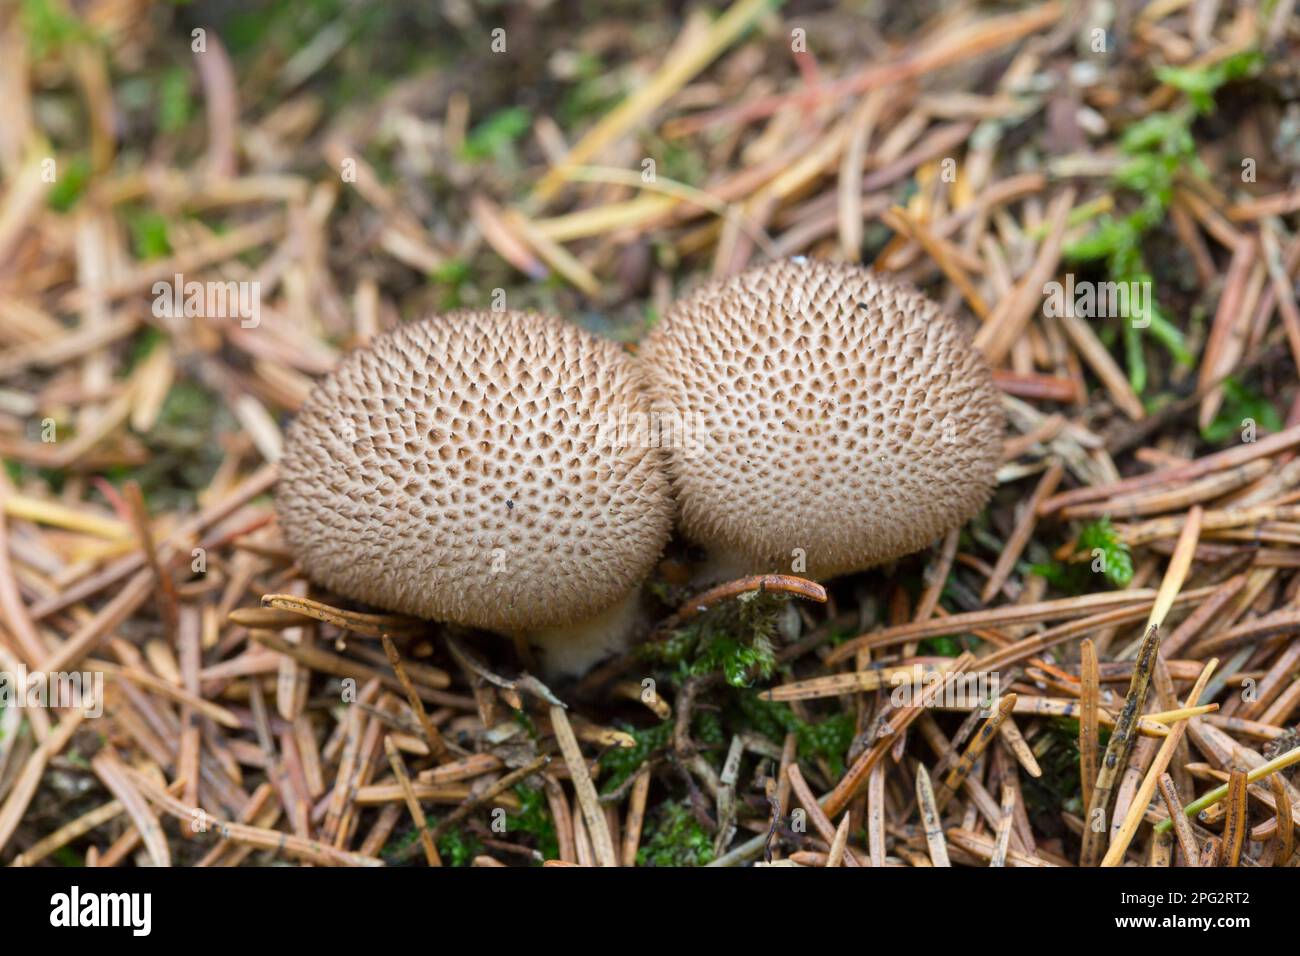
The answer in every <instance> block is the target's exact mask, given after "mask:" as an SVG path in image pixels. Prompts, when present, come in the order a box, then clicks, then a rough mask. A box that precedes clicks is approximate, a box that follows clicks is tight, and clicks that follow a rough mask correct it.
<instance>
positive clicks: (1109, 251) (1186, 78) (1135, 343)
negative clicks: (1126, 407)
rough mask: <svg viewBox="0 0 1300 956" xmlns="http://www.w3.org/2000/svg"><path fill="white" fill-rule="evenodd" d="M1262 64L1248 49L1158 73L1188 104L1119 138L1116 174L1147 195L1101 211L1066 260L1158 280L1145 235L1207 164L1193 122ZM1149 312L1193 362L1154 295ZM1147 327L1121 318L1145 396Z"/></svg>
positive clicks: (1161, 338) (1164, 339) (1132, 370)
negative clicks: (1128, 207) (1120, 159)
mask: <svg viewBox="0 0 1300 956" xmlns="http://www.w3.org/2000/svg"><path fill="white" fill-rule="evenodd" d="M1259 62H1260V57H1259V54H1258V53H1256V52H1254V51H1247V52H1245V53H1240V54H1238V55H1236V56H1234V57H1230V58H1228V59H1227V60H1224V61H1223V62H1221V63H1218V64H1216V65H1214V66H1213V67H1203V68H1175V67H1170V68H1167V69H1163V70H1159V71H1157V76H1158V77H1159V79H1160V80H1161V81H1162V82H1164V83H1168V84H1170V85H1171V86H1175V87H1177V88H1178V89H1180V90H1183V91H1184V92H1185V93H1187V95H1188V102H1187V103H1186V104H1185V105H1184V106H1182V107H1180V108H1178V109H1176V110H1173V111H1169V112H1160V113H1153V114H1151V115H1150V116H1147V117H1145V118H1143V119H1141V120H1139V121H1138V122H1136V123H1134V124H1133V125H1132V126H1130V127H1129V128H1128V129H1127V130H1125V132H1124V135H1123V137H1122V138H1121V140H1120V152H1121V153H1122V154H1123V155H1124V157H1125V161H1124V163H1123V165H1122V166H1121V167H1120V168H1119V170H1118V171H1117V172H1116V173H1115V176H1114V182H1115V184H1116V185H1117V186H1119V187H1121V188H1123V189H1125V190H1128V191H1130V192H1133V193H1135V194H1137V195H1138V196H1139V197H1141V198H1140V202H1139V204H1138V206H1137V208H1136V209H1134V210H1133V211H1132V212H1130V213H1128V214H1127V215H1125V216H1122V217H1119V218H1116V217H1114V216H1111V215H1109V214H1108V215H1105V216H1102V217H1101V218H1100V219H1099V220H1098V223H1097V225H1096V227H1095V228H1094V229H1093V231H1092V232H1091V233H1089V234H1088V235H1087V236H1085V237H1084V238H1082V239H1080V240H1079V241H1077V242H1074V243H1071V244H1070V245H1068V246H1067V247H1066V248H1065V253H1064V254H1065V258H1066V260H1067V261H1076V262H1083V261H1090V260H1102V261H1104V262H1105V268H1106V273H1107V277H1108V279H1109V280H1110V281H1112V282H1125V283H1144V282H1145V283H1151V282H1152V275H1151V269H1150V267H1149V266H1148V265H1147V261H1146V258H1145V256H1144V254H1143V251H1142V243H1143V240H1144V238H1145V236H1146V234H1147V233H1148V232H1150V231H1151V230H1152V229H1154V228H1155V227H1156V226H1158V225H1159V224H1160V223H1162V222H1163V221H1164V219H1165V214H1166V211H1167V210H1168V208H1169V204H1170V203H1171V202H1172V201H1173V195H1174V182H1175V180H1176V178H1177V176H1178V175H1179V174H1180V172H1181V173H1184V174H1187V173H1190V174H1191V175H1194V176H1201V177H1204V176H1205V165H1204V163H1202V162H1201V159H1200V157H1199V156H1198V155H1197V153H1196V140H1195V138H1194V137H1193V135H1192V123H1193V122H1194V120H1195V119H1196V117H1197V116H1198V115H1200V114H1202V113H1208V112H1210V111H1211V110H1213V109H1214V105H1215V104H1214V94H1215V93H1216V92H1217V91H1218V89H1219V87H1221V86H1223V85H1224V84H1225V83H1228V82H1230V81H1232V80H1236V79H1240V78H1242V77H1244V76H1247V75H1249V74H1250V73H1251V72H1253V71H1254V70H1256V69H1257V68H1258V65H1259ZM1144 318H1146V319H1148V320H1149V322H1150V325H1149V331H1150V332H1151V334H1152V335H1153V336H1154V337H1155V338H1156V340H1157V341H1158V342H1160V343H1161V344H1162V345H1163V346H1164V347H1165V348H1166V350H1167V351H1168V352H1169V353H1170V355H1171V356H1173V358H1174V360H1175V361H1177V362H1178V363H1179V364H1181V365H1184V366H1190V365H1191V364H1192V361H1193V358H1192V354H1191V352H1190V351H1189V350H1188V348H1187V344H1186V342H1185V341H1184V338H1183V334H1182V332H1181V331H1179V329H1178V327H1177V326H1175V325H1174V324H1173V323H1172V322H1171V321H1170V320H1169V318H1168V317H1167V316H1166V314H1165V313H1164V311H1163V310H1162V309H1161V307H1160V305H1159V303H1157V302H1155V301H1154V299H1153V300H1151V301H1149V302H1148V303H1147V314H1146V315H1145V316H1144ZM1141 333H1142V329H1141V328H1139V327H1138V325H1136V324H1135V323H1134V322H1131V321H1129V322H1125V323H1123V334H1124V351H1125V358H1126V361H1127V364H1128V373H1129V382H1130V384H1131V385H1132V386H1133V390H1134V391H1135V392H1137V393H1138V394H1139V395H1141V394H1142V393H1143V392H1144V391H1145V390H1146V384H1147V368H1146V359H1145V356H1144V355H1143V352H1142V336H1141Z"/></svg>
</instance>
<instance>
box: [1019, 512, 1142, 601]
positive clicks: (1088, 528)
mask: <svg viewBox="0 0 1300 956" xmlns="http://www.w3.org/2000/svg"><path fill="white" fill-rule="evenodd" d="M1097 552H1100V554H1098V553H1097ZM1075 554H1076V555H1080V556H1086V558H1087V560H1078V561H1069V562H1066V563H1063V564H1062V563H1060V562H1056V561H1051V562H1045V563H1042V564H1034V565H1030V566H1028V567H1027V568H1026V570H1027V571H1028V572H1029V573H1030V574H1037V575H1038V576H1039V577H1042V578H1046V579H1047V580H1048V582H1049V583H1050V584H1052V585H1053V586H1054V587H1056V588H1057V589H1059V590H1061V591H1065V592H1067V593H1069V594H1083V593H1084V592H1086V591H1088V590H1090V589H1091V587H1092V585H1093V584H1095V583H1096V581H1097V579H1098V574H1097V573H1095V571H1094V562H1095V561H1096V560H1097V559H1098V558H1100V559H1101V562H1102V563H1101V566H1100V567H1099V568H1097V569H1096V570H1097V571H1100V572H1101V578H1102V580H1105V581H1107V582H1109V583H1110V584H1111V585H1112V586H1114V587H1117V588H1123V587H1127V586H1128V583H1129V582H1130V581H1132V580H1133V556H1132V554H1131V553H1130V552H1129V547H1128V545H1127V544H1125V543H1124V541H1122V540H1121V539H1120V537H1119V534H1118V533H1117V532H1116V531H1115V527H1114V525H1112V524H1111V522H1110V517H1109V516H1108V515H1107V516H1103V517H1101V518H1099V519H1098V520H1096V521H1090V522H1088V523H1087V524H1085V525H1084V526H1083V527H1082V528H1081V529H1080V530H1079V538H1078V544H1077V546H1076V548H1075Z"/></svg>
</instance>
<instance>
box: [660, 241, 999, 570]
mask: <svg viewBox="0 0 1300 956" xmlns="http://www.w3.org/2000/svg"><path fill="white" fill-rule="evenodd" d="M641 358H642V360H643V361H644V362H645V363H646V366H647V368H648V370H649V372H650V375H651V378H652V379H653V385H652V392H653V394H654V399H655V408H656V410H659V411H661V413H665V414H672V415H676V416H680V417H681V420H682V421H683V422H684V423H685V426H686V427H687V428H688V429H691V430H692V431H693V432H694V436H695V442H696V443H697V446H698V447H691V445H690V444H688V443H678V444H677V446H676V447H674V448H673V449H672V455H671V461H670V466H669V468H670V471H671V473H672V477H673V485H674V490H675V493H676V497H677V504H678V512H679V515H680V520H681V524H682V527H683V530H684V531H685V532H686V534H687V535H688V536H690V537H691V538H693V539H695V540H697V541H699V542H700V543H701V544H704V545H706V546H708V547H710V548H712V549H714V550H716V551H719V552H722V553H724V554H726V555H729V556H730V558H731V560H734V559H735V558H737V557H739V558H740V559H742V560H743V561H745V562H747V563H748V564H750V565H751V569H752V570H764V571H766V570H784V571H789V570H791V569H792V567H793V568H794V569H795V570H798V568H799V566H798V564H797V563H796V562H797V560H798V558H799V556H800V555H801V554H802V555H803V556H805V557H806V564H807V573H808V574H810V575H812V576H814V577H831V576H834V575H836V574H843V573H847V572H850V571H856V570H861V569H863V568H868V567H871V566H873V565H876V564H880V563H883V562H886V561H889V560H892V559H894V558H897V557H900V556H902V555H905V554H908V553H910V552H912V551H916V550H918V549H920V548H923V547H925V546H926V545H928V544H930V543H931V542H933V541H935V540H936V539H937V538H939V537H940V536H942V535H943V534H945V533H946V532H948V531H949V530H951V529H953V528H956V527H959V526H960V525H961V524H963V523H964V522H965V521H967V520H968V519H969V518H971V517H972V516H973V515H974V514H976V513H977V512H978V511H979V510H980V509H981V508H982V507H983V506H984V504H985V503H986V502H987V501H988V498H989V496H990V494H991V493H992V489H993V487H994V474H995V471H996V468H997V465H998V461H999V457H1000V455H1001V450H1002V431H1003V416H1002V411H1001V405H1000V402H999V398H998V395H997V393H996V391H995V389H994V387H993V383H992V378H991V375H990V372H989V369H988V367H987V365H986V363H985V361H984V359H983V356H982V355H981V354H980V353H979V352H977V351H976V350H975V349H974V348H973V347H972V346H971V344H970V343H969V341H968V340H967V338H966V337H965V336H964V335H963V334H962V332H961V330H960V329H959V328H958V326H957V324H956V322H955V321H953V319H951V318H950V317H949V316H947V315H945V314H944V313H943V312H942V311H941V310H940V308H939V307H938V306H937V305H936V304H935V303H933V302H931V301H930V300H929V299H927V298H926V297H925V296H923V295H921V294H920V293H919V292H917V291H916V290H915V289H913V288H911V287H910V286H907V285H904V284H900V283H898V282H895V281H891V280H888V279H884V278H881V277H880V276H877V275H875V274H874V273H871V272H868V271H867V270H865V269H862V268H859V267H857V266H850V265H843V264H837V263H832V262H826V261H817V260H794V261H781V262H775V263H772V264H770V265H766V266H762V267H760V268H756V269H751V270H749V271H747V272H745V273H743V274H741V275H738V276H734V277H732V278H729V279H726V280H723V281H719V282H714V283H711V284H709V285H706V286H705V287H703V288H701V289H699V290H698V291H696V292H695V293H694V294H692V295H689V296H688V297H687V298H685V299H683V300H681V301H679V302H677V303H676V304H674V306H673V307H672V308H671V309H670V310H669V312H668V314H667V315H666V316H665V317H664V319H663V321H662V322H661V323H660V325H659V326H658V327H656V328H655V329H654V331H653V332H652V333H651V334H650V336H649V337H648V338H647V339H646V341H645V343H643V346H642V349H641ZM688 450H689V453H688Z"/></svg>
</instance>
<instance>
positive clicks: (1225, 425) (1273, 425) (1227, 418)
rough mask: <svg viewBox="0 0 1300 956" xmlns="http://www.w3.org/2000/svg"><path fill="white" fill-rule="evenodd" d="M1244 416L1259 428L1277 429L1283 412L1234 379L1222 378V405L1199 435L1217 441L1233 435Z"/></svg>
mask: <svg viewBox="0 0 1300 956" xmlns="http://www.w3.org/2000/svg"><path fill="white" fill-rule="evenodd" d="M1246 419H1250V420H1251V421H1253V422H1254V423H1255V425H1256V426H1257V428H1258V429H1259V430H1261V431H1265V432H1276V431H1281V429H1282V424H1283V423H1282V416H1281V415H1280V414H1278V411H1277V409H1276V408H1275V407H1273V404H1272V403H1271V402H1270V401H1269V400H1268V399H1266V398H1264V397H1263V396H1262V395H1260V394H1258V393H1257V392H1253V391H1251V390H1250V389H1249V388H1247V387H1246V386H1244V385H1242V384H1241V383H1240V382H1238V381H1237V380H1236V379H1232V378H1229V379H1225V380H1224V383H1223V407H1222V408H1220V409H1219V414H1218V415H1216V416H1215V417H1214V421H1212V422H1210V424H1209V425H1207V426H1206V427H1205V428H1203V429H1201V437H1202V438H1204V439H1205V440H1206V441H1208V442H1213V443H1215V444H1219V443H1221V442H1224V441H1226V440H1227V439H1229V438H1231V437H1234V436H1236V435H1237V434H1238V433H1239V432H1240V431H1241V429H1242V426H1243V423H1244V422H1245V421H1246Z"/></svg>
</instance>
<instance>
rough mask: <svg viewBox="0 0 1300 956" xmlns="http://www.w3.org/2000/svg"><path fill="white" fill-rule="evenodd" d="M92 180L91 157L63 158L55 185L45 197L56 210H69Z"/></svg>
mask: <svg viewBox="0 0 1300 956" xmlns="http://www.w3.org/2000/svg"><path fill="white" fill-rule="evenodd" d="M89 181H90V159H89V157H87V156H84V155H78V156H74V157H72V158H71V159H68V160H63V161H61V163H60V166H59V167H58V168H56V171H55V180H54V185H53V186H52V187H51V188H50V191H49V194H48V195H47V196H46V197H45V201H46V203H47V204H48V205H49V207H50V208H51V209H53V210H54V211H55V212H68V211H69V210H71V209H72V207H73V206H75V205H76V204H77V200H78V199H80V198H81V194H82V193H84V192H85V191H86V184H87V183H88V182H89Z"/></svg>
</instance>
